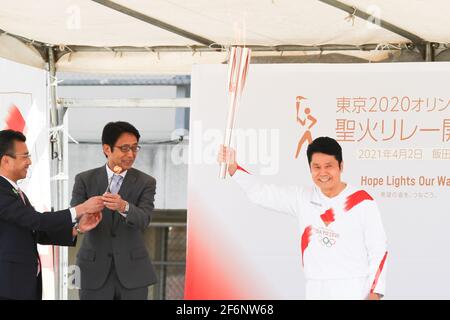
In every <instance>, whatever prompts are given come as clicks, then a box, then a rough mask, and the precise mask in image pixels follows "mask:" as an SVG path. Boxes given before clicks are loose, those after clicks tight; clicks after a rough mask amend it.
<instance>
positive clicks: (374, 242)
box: [218, 137, 387, 300]
mask: <svg viewBox="0 0 450 320" xmlns="http://www.w3.org/2000/svg"><path fill="white" fill-rule="evenodd" d="M307 156H308V162H309V166H310V170H311V176H312V179H313V181H314V183H315V186H314V187H309V188H308V187H297V186H292V187H280V186H276V185H271V184H263V183H261V182H259V181H258V179H257V178H256V177H254V176H253V175H251V174H249V173H248V172H247V171H246V170H245V169H243V168H242V167H240V166H239V165H238V164H237V162H236V155H235V151H234V150H233V149H231V148H228V149H227V148H226V147H223V146H222V148H221V150H220V152H219V157H218V158H219V161H220V162H227V163H228V173H229V174H230V176H232V177H233V180H235V181H236V182H237V183H238V184H239V185H240V186H241V188H242V189H243V190H244V191H245V192H246V194H247V196H248V197H249V199H250V200H251V201H252V202H253V203H255V204H258V205H261V206H263V207H266V208H269V209H273V210H276V211H279V212H283V213H287V214H289V215H292V216H294V217H296V218H297V220H298V223H299V226H300V230H301V232H302V236H301V241H300V243H301V255H302V264H303V267H304V271H305V278H306V298H307V299H370V300H378V299H380V298H381V297H383V296H384V293H385V285H386V264H387V251H386V235H385V233H384V229H383V225H382V222H381V217H380V213H379V211H378V207H377V204H376V203H375V201H374V200H373V198H372V197H371V196H370V195H369V194H368V193H367V192H366V191H364V190H361V189H358V188H355V187H353V186H351V185H349V184H347V183H345V182H342V181H341V173H342V170H343V161H342V149H341V147H340V145H339V143H338V142H337V141H336V140H334V139H332V138H329V137H320V138H317V139H315V140H314V141H313V142H312V143H311V144H310V145H309V146H308V150H307Z"/></svg>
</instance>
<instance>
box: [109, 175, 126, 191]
mask: <svg viewBox="0 0 450 320" xmlns="http://www.w3.org/2000/svg"><path fill="white" fill-rule="evenodd" d="M122 180H123V177H122V176H121V175H118V174H114V175H113V176H112V182H111V188H110V189H111V193H112V194H116V193H118V192H119V190H120V186H121V185H122Z"/></svg>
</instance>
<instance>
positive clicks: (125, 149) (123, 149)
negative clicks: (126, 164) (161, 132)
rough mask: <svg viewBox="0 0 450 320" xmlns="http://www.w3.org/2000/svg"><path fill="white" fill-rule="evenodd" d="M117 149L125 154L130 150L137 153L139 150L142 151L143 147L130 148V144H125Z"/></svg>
mask: <svg viewBox="0 0 450 320" xmlns="http://www.w3.org/2000/svg"><path fill="white" fill-rule="evenodd" d="M115 147H116V148H119V149H120V151H122V152H123V153H126V152H129V151H130V150H131V151H133V152H135V153H136V152H138V151H139V150H141V146H130V145H129V144H124V145H121V146H115Z"/></svg>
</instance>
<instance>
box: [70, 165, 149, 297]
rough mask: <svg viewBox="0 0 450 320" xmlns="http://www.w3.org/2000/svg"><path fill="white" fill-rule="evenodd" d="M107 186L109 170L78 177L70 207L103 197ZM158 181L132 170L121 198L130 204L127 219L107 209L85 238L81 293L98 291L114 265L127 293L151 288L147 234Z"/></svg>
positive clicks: (80, 262)
mask: <svg viewBox="0 0 450 320" xmlns="http://www.w3.org/2000/svg"><path fill="white" fill-rule="evenodd" d="M107 186H108V176H107V172H106V167H105V166H102V167H100V168H96V169H92V170H88V171H85V172H82V173H80V174H78V175H77V176H76V177H75V183H74V186H73V192H72V201H71V205H72V206H74V205H77V204H79V203H81V202H83V201H85V200H86V199H88V198H90V197H92V196H98V195H102V194H103V193H104V192H105V190H106V188H107ZM155 189H156V180H155V179H154V178H153V177H151V176H149V175H147V174H145V173H143V172H141V171H139V170H137V169H134V168H131V169H129V170H128V171H127V174H126V176H125V178H124V180H123V182H122V185H121V187H120V190H119V194H120V196H121V197H122V199H124V200H126V201H128V203H129V204H130V208H129V211H128V214H127V215H126V218H124V217H123V216H122V215H120V214H119V213H118V212H115V211H112V210H109V209H107V208H105V209H104V210H103V219H102V221H100V223H99V224H98V226H97V227H96V228H95V229H93V230H91V231H89V232H87V233H86V234H85V235H84V238H83V242H82V244H81V248H80V251H79V252H78V254H77V265H78V266H79V268H80V273H81V289H91V290H95V289H99V288H100V287H101V286H102V285H103V284H104V283H105V281H106V279H107V276H108V273H109V270H110V268H111V263H114V267H115V270H116V273H117V276H118V278H119V280H120V282H121V283H122V285H123V286H124V287H126V288H128V289H134V288H139V287H144V286H149V285H151V284H153V283H155V282H156V275H155V271H154V268H153V265H152V263H151V261H150V258H149V255H148V252H147V248H146V247H145V242H144V236H143V234H144V230H145V228H147V227H148V225H149V224H150V219H151V213H152V211H153V208H154V204H153V203H154V199H155Z"/></svg>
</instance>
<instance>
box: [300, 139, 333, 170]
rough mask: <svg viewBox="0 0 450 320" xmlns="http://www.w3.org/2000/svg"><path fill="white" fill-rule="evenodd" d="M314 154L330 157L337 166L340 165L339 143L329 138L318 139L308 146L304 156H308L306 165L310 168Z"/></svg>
mask: <svg viewBox="0 0 450 320" xmlns="http://www.w3.org/2000/svg"><path fill="white" fill-rule="evenodd" d="M314 153H324V154H328V155H330V156H334V157H335V159H336V160H337V161H338V163H339V166H341V163H342V148H341V146H340V145H339V143H338V142H337V141H336V140H334V139H333V138H330V137H319V138H316V139H314V140H313V142H311V143H310V144H309V145H308V149H307V150H306V155H307V156H308V163H309V166H311V160H312V156H313V154H314Z"/></svg>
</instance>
